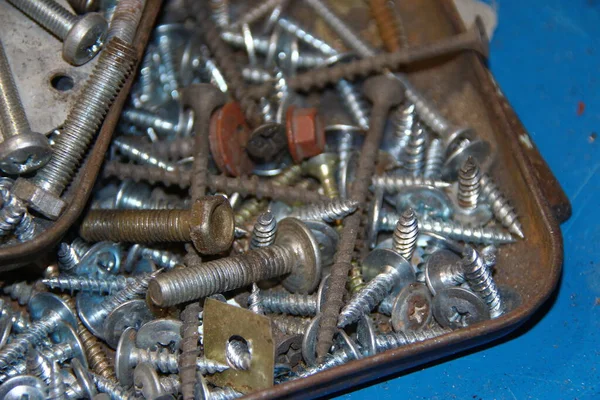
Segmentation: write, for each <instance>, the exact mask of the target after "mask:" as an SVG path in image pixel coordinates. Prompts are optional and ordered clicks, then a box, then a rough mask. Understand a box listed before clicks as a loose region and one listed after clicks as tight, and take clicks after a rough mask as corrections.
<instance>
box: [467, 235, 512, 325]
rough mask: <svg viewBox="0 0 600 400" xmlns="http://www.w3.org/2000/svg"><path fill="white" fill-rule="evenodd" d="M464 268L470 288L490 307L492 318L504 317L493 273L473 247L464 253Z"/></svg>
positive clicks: (468, 247) (502, 305) (469, 247)
mask: <svg viewBox="0 0 600 400" xmlns="http://www.w3.org/2000/svg"><path fill="white" fill-rule="evenodd" d="M463 268H464V274H465V279H466V281H467V283H468V284H469V287H470V288H471V290H473V291H474V292H475V293H477V294H478V295H479V297H481V298H482V299H483V301H485V303H486V304H487V305H488V308H489V310H490V315H491V317H492V318H497V317H499V316H500V315H502V314H503V313H504V304H503V303H502V299H501V298H500V292H499V290H498V287H497V286H496V282H494V278H492V271H491V269H490V268H487V267H486V265H485V262H484V259H483V258H482V257H481V256H480V255H479V253H478V252H477V251H476V250H475V249H473V248H472V247H471V246H465V249H464V251H463Z"/></svg>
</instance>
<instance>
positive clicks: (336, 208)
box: [289, 198, 358, 222]
mask: <svg viewBox="0 0 600 400" xmlns="http://www.w3.org/2000/svg"><path fill="white" fill-rule="evenodd" d="M357 208H358V201H356V200H349V199H348V200H342V199H339V198H336V199H334V200H331V201H328V202H324V203H320V204H311V205H308V206H304V207H297V208H294V210H293V211H292V212H291V214H290V215H289V216H290V217H294V218H298V219H301V220H305V221H310V220H316V221H320V220H322V221H325V222H335V221H339V220H342V219H344V218H345V217H346V216H348V215H350V214H352V213H353V212H354V211H356V209H357Z"/></svg>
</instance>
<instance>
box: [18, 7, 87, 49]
mask: <svg viewBox="0 0 600 400" xmlns="http://www.w3.org/2000/svg"><path fill="white" fill-rule="evenodd" d="M9 2H10V3H11V4H12V5H13V6H15V7H16V8H18V9H19V10H20V11H21V12H22V13H24V14H26V15H27V16H28V17H29V18H31V19H32V20H34V21H35V22H37V23H38V24H40V25H42V26H43V27H44V28H46V29H47V30H48V31H49V32H50V33H52V34H53V35H55V36H56V37H58V38H59V39H61V40H64V39H65V38H66V37H67V34H68V33H69V31H70V30H71V28H72V27H73V25H75V23H76V22H77V19H78V17H77V16H76V15H74V14H71V13H70V12H69V11H68V10H67V9H66V8H64V7H63V6H61V5H60V4H58V3H57V2H55V1H54V0H9Z"/></svg>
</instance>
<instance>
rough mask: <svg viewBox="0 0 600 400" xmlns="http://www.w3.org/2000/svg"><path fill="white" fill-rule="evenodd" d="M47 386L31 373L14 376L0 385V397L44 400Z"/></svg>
mask: <svg viewBox="0 0 600 400" xmlns="http://www.w3.org/2000/svg"><path fill="white" fill-rule="evenodd" d="M46 395H47V386H46V384H45V383H44V382H43V381H42V380H41V379H40V378H37V377H35V376H31V375H21V376H15V377H14V378H11V379H9V380H7V381H6V382H4V383H3V384H2V385H0V398H2V399H6V400H22V399H23V398H24V396H26V398H27V400H46V399H47V396H46Z"/></svg>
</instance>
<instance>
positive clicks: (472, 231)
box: [379, 210, 515, 244]
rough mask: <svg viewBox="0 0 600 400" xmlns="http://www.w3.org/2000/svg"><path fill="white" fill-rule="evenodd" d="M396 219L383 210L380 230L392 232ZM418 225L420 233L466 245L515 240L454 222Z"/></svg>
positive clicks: (496, 231)
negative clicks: (434, 234) (433, 234)
mask: <svg viewBox="0 0 600 400" xmlns="http://www.w3.org/2000/svg"><path fill="white" fill-rule="evenodd" d="M398 219H399V215H398V214H397V213H393V212H389V211H385V210H384V211H383V212H382V215H381V219H380V225H379V227H380V230H382V231H393V230H394V228H395V226H396V222H397V221H398ZM418 223H419V230H420V231H421V232H433V233H437V234H440V235H443V236H446V237H448V238H450V239H453V240H459V241H464V242H468V243H484V244H508V243H514V242H515V238H514V237H512V235H511V234H510V233H508V232H504V231H503V230H501V229H497V228H484V227H478V226H470V225H464V224H461V223H459V222H455V221H440V220H436V219H431V218H429V219H425V220H419V221H418Z"/></svg>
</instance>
